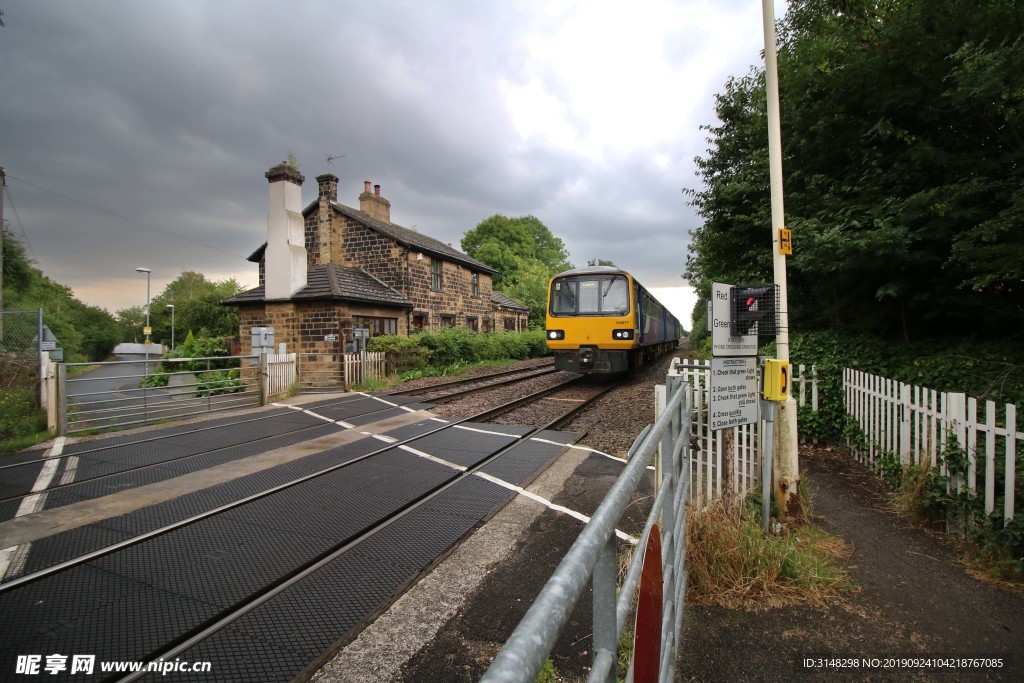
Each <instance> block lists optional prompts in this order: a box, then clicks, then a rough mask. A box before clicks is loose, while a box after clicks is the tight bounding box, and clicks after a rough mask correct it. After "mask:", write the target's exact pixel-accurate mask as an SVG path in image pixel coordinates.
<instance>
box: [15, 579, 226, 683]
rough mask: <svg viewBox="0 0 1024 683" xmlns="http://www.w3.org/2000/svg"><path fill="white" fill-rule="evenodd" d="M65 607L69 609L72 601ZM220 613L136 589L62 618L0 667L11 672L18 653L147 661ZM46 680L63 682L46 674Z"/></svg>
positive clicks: (152, 590)
mask: <svg viewBox="0 0 1024 683" xmlns="http://www.w3.org/2000/svg"><path fill="white" fill-rule="evenodd" d="M82 589H83V590H88V587H86V586H82ZM63 604H64V605H70V606H72V607H73V605H74V600H72V601H70V603H68V602H64V603H63ZM218 611H219V608H217V607H215V606H213V605H207V604H205V603H201V602H197V601H195V600H189V599H187V598H184V597H182V596H180V595H174V594H172V593H168V592H166V591H162V590H160V589H157V588H152V587H149V586H141V585H140V586H138V587H137V588H136V589H134V590H131V591H130V592H125V593H123V594H121V595H120V596H118V597H117V598H116V599H114V600H113V601H111V602H108V603H106V604H103V605H101V606H99V607H96V608H95V609H92V610H90V611H88V612H86V613H84V614H81V615H80V616H78V617H77V618H71V619H69V618H68V617H67V616H63V615H62V616H60V617H59V618H58V620H57V621H56V622H55V623H54V625H53V628H52V630H49V631H47V632H43V633H38V632H37V633H35V634H34V635H33V636H32V637H31V638H28V639H26V640H23V641H22V642H20V643H18V644H17V646H16V647H14V648H5V649H4V651H3V652H4V654H3V655H0V658H2V659H4V660H7V661H3V662H0V666H5V667H6V666H10V668H4V669H2V670H4V671H13V670H14V659H15V655H17V654H42V655H43V656H44V657H45V655H48V654H53V653H57V654H62V655H68V656H70V655H73V654H95V655H96V661H97V662H101V661H118V660H122V661H123V660H139V661H141V660H145V659H146V657H147V655H148V654H149V653H150V652H153V651H154V650H156V649H158V648H160V647H161V646H163V645H165V644H166V643H167V642H169V641H170V640H171V639H172V638H174V637H175V636H177V635H178V634H181V633H183V632H186V631H188V630H190V629H193V628H195V627H196V626H198V625H199V624H202V623H204V622H206V621H208V620H209V619H210V618H211V617H213V616H215V615H216V614H217V612H218ZM8 653H9V654H8ZM98 668H99V665H98V664H97V669H98ZM81 678H82V677H81V676H78V677H77V679H81ZM46 679H47V680H62V678H61V677H57V676H53V677H51V676H49V675H47V676H46ZM63 680H72V681H73V680H76V677H74V676H71V677H68V678H65V679H63Z"/></svg>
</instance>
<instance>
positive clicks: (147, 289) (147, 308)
mask: <svg viewBox="0 0 1024 683" xmlns="http://www.w3.org/2000/svg"><path fill="white" fill-rule="evenodd" d="M135 272H137V273H145V274H146V329H145V332H146V360H149V333H150V332H151V331H152V330H150V328H149V274H150V273H152V272H153V271H151V270H150V269H149V268H141V267H139V268H136V269H135Z"/></svg>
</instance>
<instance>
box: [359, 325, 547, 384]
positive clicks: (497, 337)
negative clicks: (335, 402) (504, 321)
mask: <svg viewBox="0 0 1024 683" xmlns="http://www.w3.org/2000/svg"><path fill="white" fill-rule="evenodd" d="M367 349H368V350H370V351H384V352H386V353H388V354H393V355H394V356H395V357H396V361H397V362H398V363H399V370H400V371H402V372H404V373H411V372H415V371H417V370H423V369H425V368H427V367H428V366H433V367H434V368H459V367H462V366H464V365H467V364H470V363H478V362H480V361H497V360H525V359H527V358H541V357H543V356H546V355H548V354H549V353H550V352H549V351H548V346H547V342H545V340H544V332H543V330H531V331H529V332H493V333H490V334H477V333H475V332H472V331H470V330H469V329H468V328H465V327H452V328H448V329H444V330H441V331H440V332H421V333H418V334H414V335H412V336H409V337H399V336H395V335H381V336H378V337H371V338H370V343H369V345H368V346H367ZM398 359H400V360H398Z"/></svg>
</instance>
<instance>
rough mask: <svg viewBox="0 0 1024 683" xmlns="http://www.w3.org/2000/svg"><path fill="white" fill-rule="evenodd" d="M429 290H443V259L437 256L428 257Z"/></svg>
mask: <svg viewBox="0 0 1024 683" xmlns="http://www.w3.org/2000/svg"><path fill="white" fill-rule="evenodd" d="M430 291H432V292H443V291H444V261H442V260H441V259H439V258H431V259H430Z"/></svg>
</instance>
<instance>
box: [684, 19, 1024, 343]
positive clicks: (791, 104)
mask: <svg viewBox="0 0 1024 683" xmlns="http://www.w3.org/2000/svg"><path fill="white" fill-rule="evenodd" d="M1022 26H1024V5H1022V4H1021V3H963V2H957V1H956V0H934V1H933V0H904V1H902V2H883V3H879V2H874V1H873V0H794V2H791V3H790V5H789V11H788V12H787V15H786V17H785V19H784V20H783V22H782V24H781V30H780V38H781V45H780V54H779V71H780V74H779V79H780V90H781V98H782V99H781V108H782V125H783V130H782V140H783V151H784V160H783V168H784V172H785V179H784V186H785V190H786V195H785V205H786V218H787V225H788V227H790V228H791V229H792V230H793V240H794V255H793V256H792V257H790V258H789V274H790V283H789V284H790V302H789V303H790V314H791V322H792V324H793V325H794V326H795V327H798V328H805V329H813V328H834V329H840V330H846V331H854V330H856V331H869V332H874V333H877V334H880V335H885V336H896V337H900V338H902V339H904V340H910V339H913V338H920V337H922V336H934V335H936V334H942V333H950V332H952V333H955V334H962V333H963V331H964V329H965V328H967V329H977V330H978V331H979V332H985V331H994V330H998V331H1000V332H1001V333H1004V334H1005V333H1006V332H1011V333H1012V332H1013V331H1019V330H1021V328H1022V322H1024V313H1022V311H1024V287H1022V286H1021V276H1022V274H1024V265H1022V264H1024V230H1022V228H1024V176H1022V173H1024V165H1022V162H1024V158H1022V156H1024V135H1022V133H1021V116H1022V112H1024V106H1022V105H1024V39H1022V38H1021V27H1022ZM716 112H717V114H718V119H719V121H720V125H715V126H708V127H706V128H705V130H707V131H708V133H709V138H708V142H709V149H708V152H707V154H706V155H705V156H703V157H702V158H700V159H699V160H698V173H699V175H700V176H701V178H702V180H703V188H701V189H699V190H695V191H693V192H691V200H692V203H693V205H694V206H695V207H696V208H697V211H698V213H699V215H700V216H701V217H702V218H703V219H704V224H703V225H702V226H701V227H700V228H698V229H697V230H695V231H693V240H692V243H691V248H690V253H689V256H688V258H687V268H686V277H687V278H688V279H690V281H691V282H693V283H694V284H695V285H697V286H698V290H699V291H705V290H706V288H705V287H701V286H700V284H701V283H703V282H709V281H711V280H719V281H726V282H736V283H746V282H758V281H768V280H770V279H771V273H772V270H771V251H770V249H769V245H770V232H769V226H770V216H769V209H770V206H769V191H768V169H767V121H766V116H765V114H764V112H765V94H764V74H763V72H762V71H761V70H754V71H752V72H751V73H750V74H748V75H747V76H745V77H742V78H732V79H730V80H729V82H728V83H727V84H726V88H725V92H724V93H721V94H719V95H717V96H716ZM701 305H703V302H699V303H698V306H701ZM980 311H985V314H984V315H979V312H980Z"/></svg>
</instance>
